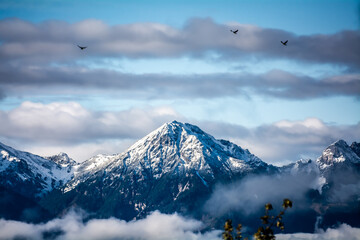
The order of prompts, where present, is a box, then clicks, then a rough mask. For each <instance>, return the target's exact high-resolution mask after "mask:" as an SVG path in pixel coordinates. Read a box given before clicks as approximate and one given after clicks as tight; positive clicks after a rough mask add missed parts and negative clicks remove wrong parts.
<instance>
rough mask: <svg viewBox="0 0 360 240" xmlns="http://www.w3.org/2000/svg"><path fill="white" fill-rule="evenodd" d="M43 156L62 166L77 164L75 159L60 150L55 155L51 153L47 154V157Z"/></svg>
mask: <svg viewBox="0 0 360 240" xmlns="http://www.w3.org/2000/svg"><path fill="white" fill-rule="evenodd" d="M45 158H46V159H49V160H51V161H53V162H55V163H56V164H58V165H61V166H62V167H68V166H75V165H77V163H76V161H75V160H74V159H72V158H70V157H69V156H68V155H67V154H66V153H64V152H60V153H59V154H57V155H53V156H49V157H45Z"/></svg>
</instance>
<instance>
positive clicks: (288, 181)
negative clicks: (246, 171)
mask: <svg viewBox="0 0 360 240" xmlns="http://www.w3.org/2000/svg"><path fill="white" fill-rule="evenodd" d="M318 179H319V176H318V172H317V171H316V170H313V171H312V172H309V173H307V174H303V173H302V174H299V175H290V174H289V175H288V174H283V175H281V176H275V177H274V176H248V177H246V178H244V179H242V180H241V181H240V182H236V183H233V184H229V185H225V186H223V185H219V186H217V187H216V188H215V190H214V192H213V193H212V195H211V197H210V198H209V200H208V201H207V202H206V204H205V210H206V211H207V212H209V213H210V214H212V215H213V216H217V217H220V216H223V215H224V214H228V213H231V212H240V213H241V214H242V215H251V214H254V213H257V212H258V211H259V209H262V208H263V206H264V205H265V204H266V203H268V202H271V203H273V204H274V206H275V205H276V203H278V204H279V205H281V204H282V200H283V199H284V198H289V199H291V200H292V201H294V202H296V203H297V205H296V206H294V209H291V210H290V211H301V210H302V209H305V208H306V207H307V206H303V205H302V204H301V203H305V202H306V200H305V198H306V192H307V191H308V190H309V189H311V188H313V189H317V188H318V184H319V182H318Z"/></svg>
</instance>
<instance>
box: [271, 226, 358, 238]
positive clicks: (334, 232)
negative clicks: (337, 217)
mask: <svg viewBox="0 0 360 240" xmlns="http://www.w3.org/2000/svg"><path fill="white" fill-rule="evenodd" d="M276 239H278V240H340V239H346V240H359V239H360V228H353V227H351V226H349V225H347V224H341V225H340V226H339V227H338V228H328V229H326V230H325V231H324V230H320V231H318V232H317V233H314V234H311V233H295V234H277V235H276Z"/></svg>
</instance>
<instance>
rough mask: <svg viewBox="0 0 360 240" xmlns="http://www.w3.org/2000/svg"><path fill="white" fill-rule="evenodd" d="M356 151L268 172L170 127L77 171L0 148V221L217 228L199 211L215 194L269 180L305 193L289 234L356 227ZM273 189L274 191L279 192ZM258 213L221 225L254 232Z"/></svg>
mask: <svg viewBox="0 0 360 240" xmlns="http://www.w3.org/2000/svg"><path fill="white" fill-rule="evenodd" d="M359 149H360V144H359V143H356V142H354V143H352V144H351V145H350V146H349V145H348V144H347V143H346V142H345V141H343V140H339V141H337V142H335V143H333V144H331V145H330V146H328V147H327V148H326V149H325V150H324V151H323V153H322V154H321V156H320V157H319V158H317V159H316V160H315V161H314V160H310V159H309V160H299V161H297V162H294V163H291V164H289V165H286V166H283V167H275V166H272V165H269V164H267V163H265V162H263V161H262V160H260V159H259V158H258V157H256V156H255V155H253V154H251V153H250V152H249V151H248V150H246V149H243V148H241V147H240V146H237V145H236V144H233V143H231V142H229V141H226V140H218V139H215V138H214V137H212V136H211V135H209V134H207V133H205V132H203V131H202V130H201V129H200V128H198V127H197V126H194V125H191V124H188V123H185V124H184V123H180V122H176V121H173V122H170V123H166V124H164V125H163V126H161V127H160V128H158V129H156V130H155V131H153V132H151V133H150V134H148V135H147V136H145V137H144V138H142V139H140V140H139V141H138V142H136V143H135V144H134V145H132V146H131V147H130V148H129V149H127V150H126V151H124V152H122V153H119V154H114V155H97V156H94V157H92V158H90V159H89V160H87V161H85V162H83V163H81V164H78V163H76V162H75V161H74V160H72V159H71V158H70V157H69V156H67V155H66V154H65V153H60V154H58V155H55V156H51V157H46V158H43V157H40V156H37V155H33V154H31V153H27V152H22V151H18V150H15V149H13V148H11V147H9V146H6V145H4V144H0V177H1V178H0V207H1V208H0V217H5V218H10V219H16V220H19V219H20V220H26V221H41V219H46V218H48V217H49V216H59V215H62V214H64V213H66V212H67V211H68V210H69V209H71V208H72V207H79V208H82V209H84V210H86V212H87V213H89V215H88V216H89V218H94V217H96V218H107V217H117V218H121V219H124V220H132V219H137V218H142V217H144V216H146V215H147V214H148V213H149V212H151V211H154V210H160V211H161V212H163V213H173V212H178V213H181V214H183V215H190V216H192V217H195V218H198V219H201V220H202V221H204V222H207V224H208V223H210V224H209V226H216V227H220V228H221V227H222V224H223V222H224V219H222V218H218V219H214V218H213V217H211V216H209V215H207V213H204V211H203V207H204V204H205V202H206V201H207V200H208V199H209V198H210V196H211V194H212V193H213V192H214V189H216V188H215V186H218V185H219V184H227V183H235V182H237V183H239V182H238V181H240V183H241V181H242V179H243V178H244V177H246V176H248V175H253V176H255V177H257V176H259V175H267V176H269V175H270V176H271V179H273V178H274V179H283V180H284V181H293V182H294V186H296V185H306V186H305V188H306V191H305V192H304V196H300V198H298V199H297V200H299V199H302V200H301V201H303V202H301V203H300V202H297V203H296V202H294V206H299V208H298V209H301V210H299V211H296V209H295V208H294V209H293V212H292V213H291V212H289V213H287V214H289V220H288V221H289V222H290V224H289V225H291V226H293V227H288V228H287V229H289V230H290V231H302V232H311V231H313V230H314V225H315V222H317V219H322V223H321V224H322V225H321V224H320V225H319V226H323V227H328V226H332V225H334V224H336V223H337V222H344V223H348V224H350V225H351V226H357V227H360V221H359V220H358V216H359V215H360V185H359V182H360V157H359ZM289 176H290V177H289ZM247 179H248V178H247ZM260 179H261V178H260ZM268 179H270V178H268ZM278 185H279V186H274V188H279V189H281V188H282V186H281V183H279V184H278ZM269 191H270V193H271V191H272V190H270V189H269ZM297 195H299V194H297ZM281 197H287V196H281ZM240 199H241V195H239V201H241V200H240ZM294 200H296V199H294ZM20 203H21V204H20ZM39 204H40V205H39ZM259 211H260V212H259V213H254V215H253V216H242V215H239V214H238V213H237V212H232V213H230V215H228V216H227V217H231V218H233V217H234V216H238V217H239V219H238V220H239V221H241V222H246V223H247V224H250V225H251V224H252V223H254V224H253V225H254V226H258V216H260V215H261V214H262V209H259ZM34 213H35V214H34ZM35 216H38V217H35ZM223 217H226V216H223ZM291 221H292V222H291ZM297 221H302V222H303V224H301V225H299V224H297ZM305 223H306V224H305ZM216 224H218V225H216ZM254 226H253V227H254ZM299 227H302V228H299Z"/></svg>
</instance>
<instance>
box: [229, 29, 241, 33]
mask: <svg viewBox="0 0 360 240" xmlns="http://www.w3.org/2000/svg"><path fill="white" fill-rule="evenodd" d="M238 31H239V29H236V30H235V31H234V30H230V32H232V33H233V34H237V32H238Z"/></svg>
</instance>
